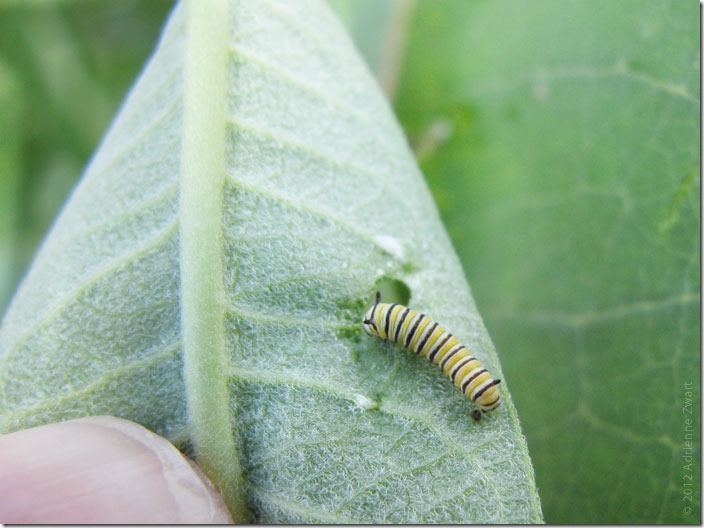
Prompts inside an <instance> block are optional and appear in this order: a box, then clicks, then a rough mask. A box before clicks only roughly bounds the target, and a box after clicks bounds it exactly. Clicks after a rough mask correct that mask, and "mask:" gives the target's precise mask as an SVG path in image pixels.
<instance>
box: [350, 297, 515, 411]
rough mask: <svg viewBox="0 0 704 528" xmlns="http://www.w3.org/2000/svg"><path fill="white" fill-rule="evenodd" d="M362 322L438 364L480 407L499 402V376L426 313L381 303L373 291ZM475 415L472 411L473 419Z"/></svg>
mask: <svg viewBox="0 0 704 528" xmlns="http://www.w3.org/2000/svg"><path fill="white" fill-rule="evenodd" d="M363 324H364V331H365V332H366V333H368V334H369V335H372V336H375V337H379V338H381V339H387V340H389V341H394V342H395V343H398V344H399V345H402V346H404V347H406V348H409V349H411V350H413V351H414V352H415V353H416V354H418V355H420V356H425V357H427V358H428V360H429V361H431V362H432V363H434V364H436V365H438V366H439V367H440V369H441V370H442V371H443V372H444V373H445V375H447V376H448V377H449V378H450V379H451V380H452V382H453V383H454V384H455V385H457V387H459V388H460V390H461V391H462V392H464V394H465V395H467V396H468V397H470V398H471V399H472V401H473V402H475V403H476V404H477V405H478V406H479V408H480V409H481V410H482V411H484V412H487V411H491V410H493V409H496V408H497V407H498V406H499V405H500V404H501V397H500V395H499V390H498V389H497V388H496V385H498V384H499V383H500V382H501V380H497V379H493V378H492V377H491V374H489V373H488V372H487V370H486V369H485V368H484V367H482V365H481V363H480V362H479V361H478V360H477V359H476V358H475V357H474V356H472V354H471V353H470V351H469V350H467V348H466V347H465V346H464V345H462V344H461V343H460V341H459V339H457V338H456V337H455V336H453V335H452V334H451V333H450V332H448V331H447V330H446V329H445V328H444V327H443V326H441V325H439V324H438V323H436V322H435V321H433V320H432V319H430V318H429V317H428V316H427V315H424V314H422V313H419V312H416V311H415V310H411V309H410V308H407V307H405V306H402V305H400V304H395V303H394V304H389V303H382V302H381V296H380V294H379V293H378V292H377V294H376V304H374V306H372V307H371V308H370V309H369V310H368V311H367V313H366V314H364V319H363ZM478 416H479V415H478V414H475V413H473V414H472V417H473V418H474V419H475V420H477V419H478Z"/></svg>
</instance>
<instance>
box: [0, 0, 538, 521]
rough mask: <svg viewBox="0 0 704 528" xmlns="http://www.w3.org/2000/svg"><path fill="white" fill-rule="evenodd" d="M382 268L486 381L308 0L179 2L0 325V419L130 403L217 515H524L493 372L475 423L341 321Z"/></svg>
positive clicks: (516, 441) (390, 157)
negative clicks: (195, 477) (182, 453)
mask: <svg viewBox="0 0 704 528" xmlns="http://www.w3.org/2000/svg"><path fill="white" fill-rule="evenodd" d="M389 280H390V281H391V284H392V285H395V286H394V288H395V289H396V290H397V291H399V292H400V295H406V296H409V303H410V304H411V305H412V306H413V307H415V308H417V309H419V310H423V311H424V312H425V313H428V314H432V315H433V317H434V318H436V319H438V320H439V321H442V322H443V323H444V324H446V325H447V326H448V328H451V329H452V331H453V333H455V335H457V336H458V337H461V338H462V340H463V341H464V342H465V344H467V345H468V346H469V347H470V348H471V349H472V350H473V351H474V352H475V353H476V355H477V356H478V357H480V358H481V360H482V362H483V363H484V364H485V365H486V366H487V368H490V369H491V371H492V372H493V373H495V375H496V376H498V377H501V378H502V379H505V377H504V376H503V374H502V372H501V368H500V365H499V362H498V359H497V356H496V353H495V350H494V347H493V345H492V343H491V341H490V339H489V336H488V334H487V332H486V330H485V328H484V325H483V323H482V320H481V317H480V316H479V314H478V312H477V309H476V306H475V304H474V302H473V300H472V297H471V295H470V292H469V288H468V286H467V284H466V282H465V279H464V276H463V274H462V269H461V266H460V263H459V261H458V259H457V257H456V256H455V254H454V252H453V249H452V246H451V244H450V241H449V238H448V237H447V235H446V233H445V231H444V229H443V227H442V224H441V222H440V220H439V216H438V213H437V211H436V209H435V205H434V203H433V201H432V199H431V197H430V194H429V192H428V189H427V187H426V184H425V182H424V180H423V178H422V176H421V174H420V172H419V170H418V168H417V166H416V164H415V161H414V159H413V156H412V154H411V152H410V150H409V148H408V146H407V144H406V140H405V139H404V137H403V135H402V133H401V131H400V129H399V127H398V125H397V124H396V122H395V120H394V117H393V115H392V113H391V112H390V110H389V108H388V104H387V103H386V101H385V99H384V97H383V96H382V95H381V93H380V92H379V89H378V88H377V86H376V84H375V82H374V81H373V79H372V78H371V76H370V75H369V73H368V71H367V69H366V67H365V66H364V65H363V63H362V61H361V60H360V59H359V57H358V56H357V54H356V52H355V51H354V49H353V47H352V46H351V44H350V42H349V40H348V38H347V36H346V34H345V32H344V30H343V28H342V27H341V26H340V24H339V23H338V22H337V21H336V20H335V18H334V17H333V16H332V15H331V13H330V11H329V9H328V8H327V7H326V6H325V4H322V3H319V2H305V3H302V2H301V3H299V2H295V3H290V2H278V1H267V2H250V1H242V2H235V1H230V2H228V1H219V2H208V3H205V2H200V1H198V2H196V1H192V2H189V3H185V4H179V5H178V6H177V7H176V8H175V9H174V11H173V13H172V15H171V17H170V19H169V21H168V24H167V25H166V28H165V29H164V32H163V34H162V37H161V41H160V43H159V45H158V47H157V49H156V51H155V53H154V55H153V57H152V59H151V60H150V61H149V63H148V65H147V66H146V68H145V69H144V71H143V73H142V74H141V75H140V77H139V79H138V80H137V82H136V84H135V86H134V88H133V89H132V91H131V92H130V94H129V96H128V98H127V100H126V101H125V103H124V105H123V107H122V109H121V110H120V112H119V114H118V116H117V117H116V119H115V121H114V123H113V125H112V126H111V128H110V130H109V131H108V133H107V135H106V136H105V138H104V139H103V142H102V144H101V145H100V147H99V149H98V150H97V152H96V153H95V155H94V157H93V158H92V161H91V162H90V164H89V166H88V167H87V169H86V171H85V174H84V175H83V178H82V180H81V182H80V184H79V186H78V187H77V188H76V189H75V191H74V193H73V195H72V196H71V199H70V200H69V202H68V203H67V205H66V206H65V208H64V210H63V212H62V213H61V215H60V216H59V218H58V219H57V221H56V223H55V224H54V227H53V228H52V230H51V232H50V233H49V235H48V237H47V238H46V240H45V242H44V244H43V245H42V247H41V249H40V251H39V253H38V255H37V257H36V259H35V261H34V263H33V265H32V267H31V269H30V270H29V272H28V274H27V276H26V278H25V280H24V281H23V283H22V284H21V286H20V288H19V290H18V292H17V294H16V296H15V298H14V299H13V301H12V304H11V306H10V308H9V309H8V312H7V315H6V317H5V318H4V320H3V323H2V329H1V330H0V431H1V432H9V431H14V430H17V429H21V428H25V427H31V426H35V425H39V424H44V423H49V422H52V421H57V420H65V419H69V418H73V417H78V416H86V415H98V414H112V415H117V416H120V417H124V418H129V419H132V420H135V421H137V422H139V423H141V424H144V425H145V426H147V427H149V428H151V429H152V430H154V431H155V432H157V433H159V434H162V435H164V436H166V437H167V438H169V439H171V440H172V441H174V442H175V443H176V444H177V445H179V446H180V447H181V448H183V449H184V450H187V451H188V452H190V453H194V455H195V458H196V460H197V461H198V463H199V464H200V465H201V467H203V468H204V470H205V471H206V472H207V474H208V476H209V477H210V478H211V479H212V481H213V482H214V483H215V485H216V487H217V488H218V489H219V490H220V491H221V492H222V493H223V495H224V496H225V498H226V500H227V502H228V504H229V506H230V508H231V510H232V512H233V514H234V516H235V518H236V519H238V520H241V521H243V520H250V521H257V522H266V523H291V522H298V523H315V522H323V523H335V524H337V523H349V522H351V523H380V522H397V523H416V522H422V523H502V522H507V523H520V522H533V523H535V522H540V521H541V520H542V514H541V511H540V503H539V499H538V496H537V492H536V488H535V483H534V479H533V472H532V468H531V463H530V459H529V457H528V453H527V449H526V445H525V441H524V438H523V436H522V434H521V431H520V426H519V423H518V418H517V416H516V412H515V408H514V406H513V403H512V401H511V398H510V394H509V393H508V389H509V388H510V387H511V380H510V379H508V380H506V383H505V384H503V383H502V385H501V391H502V398H503V402H504V403H503V405H502V407H501V408H500V409H498V410H497V411H494V412H492V413H491V415H487V416H486V417H485V419H483V420H482V421H481V422H480V423H475V422H474V421H473V420H472V419H471V416H470V412H471V410H472V405H471V402H470V401H468V400H467V398H465V397H463V396H462V394H461V393H460V392H459V391H457V390H456V389H455V388H454V387H453V386H452V385H451V384H450V383H448V382H447V380H446V379H444V378H443V376H442V374H441V373H440V372H439V371H438V370H437V368H435V367H434V366H432V365H430V364H428V362H427V361H425V360H424V359H422V358H418V357H415V356H413V355H411V354H409V353H407V352H406V351H404V350H401V349H397V348H395V347H393V346H387V345H388V344H385V343H382V342H380V341H379V340H375V339H371V338H369V339H367V338H365V336H362V329H361V316H362V314H363V309H364V307H365V306H366V305H367V304H368V303H370V302H371V301H372V299H373V297H372V296H373V292H374V290H375V287H376V285H377V284H378V283H379V282H380V281H389ZM393 281H397V282H393Z"/></svg>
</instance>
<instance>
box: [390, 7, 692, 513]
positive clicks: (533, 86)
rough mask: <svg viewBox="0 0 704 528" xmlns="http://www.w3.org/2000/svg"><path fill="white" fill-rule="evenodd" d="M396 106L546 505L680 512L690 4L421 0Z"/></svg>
mask: <svg viewBox="0 0 704 528" xmlns="http://www.w3.org/2000/svg"><path fill="white" fill-rule="evenodd" d="M412 20H413V22H412V24H411V26H410V27H409V28H407V32H406V42H407V47H406V50H405V59H404V61H403V68H402V73H401V76H400V82H399V84H398V86H399V90H398V96H397V98H396V101H395V107H396V110H397V113H398V115H399V119H400V121H401V123H402V124H403V125H404V127H406V130H407V133H408V135H409V137H410V139H411V141H412V143H413V144H414V145H415V147H416V153H417V155H418V156H419V159H420V161H421V166H422V168H423V171H424V173H425V174H426V175H427V177H428V180H429V182H430V185H431V188H432V189H433V192H434V194H435V197H436V200H437V203H438V205H439V208H440V210H441V211H442V214H443V219H444V220H445V223H446V225H447V226H448V230H449V232H450V235H451V236H452V239H453V242H454V243H455V246H456V247H457V250H458V253H459V255H460V258H461V259H462V262H463V264H464V267H465V270H467V274H468V276H469V277H470V278H471V280H472V284H473V292H474V294H475V297H476V299H477V303H478V305H479V306H480V307H481V309H482V314H483V315H484V316H485V318H486V321H487V326H488V327H489V329H490V331H491V334H492V336H493V337H494V339H495V341H496V343H497V348H498V349H499V350H500V352H501V359H502V365H503V367H504V372H505V373H506V375H507V377H508V380H509V383H510V384H511V393H512V396H513V398H514V401H515V402H516V405H517V407H518V410H519V411H520V416H521V423H522V425H523V427H524V428H525V431H526V437H527V440H528V445H529V446H530V449H531V456H532V459H533V462H534V465H535V470H536V479H537V483H538V486H539V489H540V495H541V501H542V504H543V507H544V513H545V519H546V521H547V522H549V523H557V524H563V523H565V524H574V523H578V524H603V523H606V524H616V523H627V524H634V523H635V524H641V523H642V524H649V523H666V524H683V523H686V524H700V523H701V506H700V502H699V497H700V489H701V488H700V456H699V450H700V435H699V431H700V421H699V407H700V403H699V402H700V396H699V394H700V345H701V343H700V331H701V327H700V287H701V285H700V264H701V263H700V251H701V248H700V201H699V200H700V173H699V167H700V132H699V130H700V129H699V127H700V122H699V116H700V95H699V94H700V86H699V82H700V81H699V79H700V51H699V33H700V27H699V7H698V6H697V5H696V3H687V2H669V1H666V0H665V1H649V2H639V1H630V0H622V1H619V2H593V1H574V2H564V1H561V0H538V1H531V2H517V1H495V2H419V3H418V4H417V10H416V12H415V13H414V15H413V19H412Z"/></svg>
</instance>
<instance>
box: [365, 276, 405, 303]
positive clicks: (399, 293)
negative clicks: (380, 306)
mask: <svg viewBox="0 0 704 528" xmlns="http://www.w3.org/2000/svg"><path fill="white" fill-rule="evenodd" d="M375 291H378V292H379V293H380V294H381V299H382V301H384V302H387V303H396V304H403V305H407V304H408V301H409V300H410V298H411V288H409V287H408V284H406V283H405V282H403V281H402V280H399V279H393V278H391V277H383V278H382V279H380V280H379V281H378V282H377V283H376V285H375ZM372 302H373V300H372Z"/></svg>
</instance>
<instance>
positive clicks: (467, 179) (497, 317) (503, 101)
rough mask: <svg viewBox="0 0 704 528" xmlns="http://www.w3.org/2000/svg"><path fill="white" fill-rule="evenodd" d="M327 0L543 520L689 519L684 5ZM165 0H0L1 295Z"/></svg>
mask: <svg viewBox="0 0 704 528" xmlns="http://www.w3.org/2000/svg"><path fill="white" fill-rule="evenodd" d="M331 4H332V5H333V7H334V8H335V9H336V10H337V11H338V13H339V14H340V16H341V18H342V19H343V20H344V21H345V22H346V24H347V25H348V27H349V28H350V32H351V34H352V36H353V38H354V39H355V41H356V42H357V44H358V47H359V48H360V51H361V52H362V53H363V55H364V56H365V58H366V59H367V62H368V63H369V65H370V68H371V69H372V70H373V71H374V72H376V73H377V76H378V78H379V79H380V82H381V84H382V85H383V86H384V88H385V89H386V91H387V93H388V94H389V95H390V97H391V98H392V100H393V102H394V104H395V107H396V110H397V114H398V116H399V118H400V120H401V122H402V124H403V125H404V126H405V128H406V132H407V134H408V136H409V138H410V140H411V142H412V144H413V146H414V148H415V150H416V154H417V156H418V158H419V160H420V162H421V166H422V168H423V170H424V173H425V174H426V177H427V178H428V180H429V183H430V185H431V188H432V190H433V193H434V195H435V199H436V201H437V203H438V206H439V208H440V211H441V213H442V215H443V219H444V221H445V223H446V226H447V228H448V230H449V232H450V234H451V236H452V238H453V242H454V244H455V247H456V248H457V250H458V252H459V254H460V257H461V258H462V261H463V265H464V267H465V271H466V274H467V277H468V279H469V282H470V284H471V285H472V287H473V294H474V297H475V299H476V300H477V303H478V305H479V308H480V311H481V313H482V314H483V315H484V317H485V319H486V323H487V326H488V328H489V331H490V333H491V335H492V337H493V339H494V341H495V343H496V345H497V349H498V353H499V356H500V358H501V361H502V365H503V370H504V372H505V374H506V376H507V378H508V380H509V382H510V383H511V387H512V395H513V399H514V402H515V403H516V405H517V407H518V411H519V415H520V417H521V422H522V425H523V428H524V432H525V434H526V436H527V438H528V444H529V447H530V450H531V456H532V459H533V463H534V466H535V470H536V477H537V481H538V486H539V490H540V495H541V500H542V505H543V511H544V514H545V519H546V521H547V522H549V523H655V522H660V523H694V524H697V523H699V522H700V521H701V512H700V504H699V494H700V484H699V482H700V474H699V468H700V461H699V446H700V438H699V408H700V377H699V372H700V358H699V350H700V324H699V321H700V319H699V314H700V309H699V305H700V293H699V292H700V280H699V266H700V245H699V240H700V237H699V234H700V228H699V225H700V212H699V195H700V174H699V167H700V159H699V156H700V152H699V109H700V97H699V90H700V88H699V64H700V63H699V39H698V36H699V13H698V11H697V8H696V7H695V4H694V3H684V2H678V3H674V2H668V1H652V0H651V1H649V2H637V1H635V0H620V1H619V2H588V1H586V0H583V1H573V2H560V1H556V0H555V1H547V0H540V1H534V2H530V3H528V2H519V1H504V2H499V1H495V2H464V1H463V2H460V1H444V2H439V1H434V2H429V1H418V2H382V1H371V0H364V1H349V0H333V1H331ZM170 5H171V2H166V1H141V2H137V1H127V2H125V1H120V2H116V1H103V2H98V1H83V0H81V1H75V2H46V3H29V4H25V3H10V4H7V3H5V4H0V72H1V73H2V75H0V79H2V80H1V81H0V118H1V121H0V122H1V123H2V131H0V170H1V171H2V172H0V178H2V180H0V189H1V192H2V196H1V197H0V205H1V206H2V210H0V215H2V216H1V218H0V219H1V220H3V226H2V228H0V237H2V238H0V251H2V254H1V255H0V281H3V282H2V283H0V307H3V306H4V305H5V304H6V302H7V300H8V299H7V296H8V295H9V294H10V292H11V291H12V290H13V289H14V285H15V283H16V281H17V279H18V278H19V276H20V274H21V272H22V270H23V269H24V268H25V267H26V264H27V262H28V259H29V258H30V257H31V254H32V253H33V252H34V250H35V247H36V245H37V243H38V242H39V240H40V238H41V237H42V236H43V233H44V232H45V230H46V228H47V227H48V225H49V223H50V222H51V220H52V219H53V217H54V216H55V214H56V211H57V209H58V208H59V207H60V205H61V203H62V202H63V200H64V199H65V196H66V194H67V193H68V192H69V190H70V188H71V186H72V185H73V182H74V181H75V180H76V179H77V177H78V175H79V174H80V171H81V169H82V167H83V166H84V165H85V163H86V161H87V158H88V156H89V155H90V153H91V152H92V151H93V150H94V148H95V145H96V144H97V142H98V141H99V138H100V135H101V134H102V132H103V131H104V129H105V128H106V126H107V124H108V122H109V120H110V118H111V117H112V115H113V114H114V111H115V110H116V108H117V107H118V105H119V103H120V101H121V99H122V98H123V95H124V93H125V91H126V90H127V88H128V86H129V85H130V83H131V82H132V80H133V79H134V78H135V76H136V74H137V73H138V71H139V69H140V67H141V65H142V64H143V62H144V60H145V58H146V56H147V55H148V53H149V51H150V50H151V49H152V47H153V43H154V42H155V40H156V38H157V35H158V31H159V29H160V27H161V25H162V23H163V20H164V18H165V15H166V12H167V11H168V9H169V7H170ZM35 43H41V44H35ZM38 55H39V56H38ZM50 57H53V58H50ZM59 65H61V66H59ZM66 72H70V74H66ZM66 83H73V84H71V85H69V86H67V85H66ZM9 129H11V130H12V131H13V133H11V134H9V133H8V132H7V131H8V130H9ZM8 167H9V169H8ZM12 167H15V169H12ZM6 219H7V223H5V220H6ZM8 226H12V227H8ZM7 263H11V266H10V267H8V264H7ZM3 266H5V267H3ZM10 268H11V271H9V272H3V271H2V270H4V269H10ZM3 295H5V298H3V297H2V296H3ZM448 302H450V301H448ZM1 309H2V308H0V310H1ZM689 387H691V392H690V391H689V390H688V388H689ZM688 399H690V400H692V401H691V407H688V405H689V403H688V401H687V400H688ZM690 409H691V411H692V414H691V415H689V414H688V410H690ZM688 417H691V418H692V419H693V427H692V430H693V433H692V438H691V441H692V442H693V446H694V449H693V452H694V454H695V457H694V459H693V461H692V463H691V464H688V459H687V458H686V456H687V454H688V452H687V450H686V446H687V444H686V442H687V440H689V438H688V437H687V435H688V434H689V431H687V429H686V428H687V422H686V421H685V420H686V419H687V418H688ZM689 479H691V480H689ZM690 483H691V484H693V486H691V487H688V484H690ZM690 492H691V493H690ZM688 498H691V501H690V500H688Z"/></svg>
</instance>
